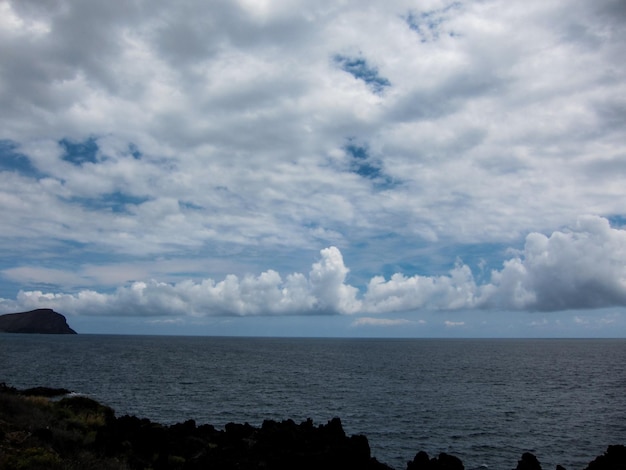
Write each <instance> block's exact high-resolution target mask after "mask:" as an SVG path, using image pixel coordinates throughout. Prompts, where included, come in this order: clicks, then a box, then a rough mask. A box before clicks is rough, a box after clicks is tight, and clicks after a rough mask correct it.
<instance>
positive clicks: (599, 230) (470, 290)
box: [3, 216, 626, 326]
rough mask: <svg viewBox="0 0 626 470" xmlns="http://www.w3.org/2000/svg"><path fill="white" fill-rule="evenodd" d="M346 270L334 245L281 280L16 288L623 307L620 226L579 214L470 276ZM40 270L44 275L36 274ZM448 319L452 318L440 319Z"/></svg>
mask: <svg viewBox="0 0 626 470" xmlns="http://www.w3.org/2000/svg"><path fill="white" fill-rule="evenodd" d="M348 273H349V269H348V268H347V267H346V265H345V264H344V260H343V256H342V254H341V252H340V250H339V249H338V248H336V247H329V248H326V249H323V250H321V252H320V259H319V261H317V262H315V263H314V264H313V265H312V267H311V270H310V272H309V273H308V276H307V275H304V274H302V273H293V274H289V275H287V276H285V277H284V278H283V277H282V276H281V275H280V274H279V273H278V272H276V271H273V270H268V271H265V272H263V273H261V274H259V275H258V276H252V275H247V276H243V277H238V276H236V275H228V276H226V277H225V278H224V279H223V280H221V281H214V280H213V279H205V280H203V281H199V282H195V281H191V280H186V281H181V282H178V283H174V284H172V283H164V282H157V281H150V282H134V283H132V284H131V285H130V286H128V287H122V288H119V289H118V290H117V291H115V292H114V293H111V294H105V293H99V292H96V291H93V290H83V291H80V292H79V293H77V294H64V293H44V292H41V291H22V292H20V293H19V294H18V296H17V299H16V302H15V303H10V302H9V301H8V300H5V301H4V303H3V305H4V308H5V309H6V308H7V306H9V305H11V306H13V305H15V304H17V305H19V306H20V307H22V308H37V307H52V308H57V309H58V310H60V311H64V312H68V313H74V314H85V315H89V314H94V315H109V314H117V315H120V314H121V315H191V316H206V315H239V316H244V315H294V314H295V315H304V314H357V313H370V314H386V313H391V312H403V311H412V310H413V311H414V310H422V309H424V310H442V311H449V310H460V309H476V308H481V309H485V308H487V309H500V310H537V311H557V310H570V309H595V308H604V307H611V306H625V305H626V230H623V229H618V228H613V227H611V226H610V224H609V222H608V221H607V220H606V219H604V218H601V217H591V216H588V217H581V218H580V219H579V220H578V222H577V223H576V224H575V225H574V226H573V227H572V228H570V229H568V230H562V231H555V232H553V233H552V234H551V235H550V236H546V235H543V234H540V233H531V234H529V235H528V236H527V237H526V243H525V245H524V248H523V250H521V251H519V253H518V254H517V255H516V256H514V257H512V258H510V259H508V260H506V261H505V262H504V263H503V266H502V269H500V270H493V272H492V273H491V278H490V280H489V281H488V282H485V283H483V284H477V283H476V281H475V279H474V276H473V275H472V272H471V270H470V268H469V267H468V266H467V265H464V264H462V263H460V262H459V263H457V265H456V266H455V267H454V268H453V269H452V270H451V271H450V272H449V274H448V275H443V276H420V275H415V276H410V277H408V276H405V275H403V274H394V275H392V276H391V277H390V278H389V279H388V280H385V279H384V278H383V277H382V276H375V277H374V278H372V279H371V280H370V281H369V283H368V284H367V286H366V288H365V291H364V292H363V294H362V295H360V294H359V290H358V289H357V287H355V286H352V285H350V284H348V283H347V276H348ZM44 274H46V275H48V274H49V273H44ZM354 324H355V325H365V324H370V325H372V324H376V325H382V324H386V325H393V324H398V320H386V319H383V318H376V317H363V318H360V319H358V320H355V323H354ZM446 325H448V326H459V325H458V324H456V323H453V322H452V323H450V322H446Z"/></svg>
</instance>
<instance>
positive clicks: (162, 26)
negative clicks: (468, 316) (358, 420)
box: [0, 0, 626, 325]
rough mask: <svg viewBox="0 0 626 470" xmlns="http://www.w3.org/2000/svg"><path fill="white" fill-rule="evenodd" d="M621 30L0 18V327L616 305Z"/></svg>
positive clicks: (326, 19)
mask: <svg viewBox="0 0 626 470" xmlns="http://www.w3.org/2000/svg"><path fill="white" fill-rule="evenodd" d="M625 22H626V6H625V5H624V2H622V1H620V0H599V1H596V2H587V1H582V0H576V1H574V2H572V1H569V0H568V1H565V0H555V1H552V2H544V1H528V2H523V3H517V2H513V3H511V2H505V1H503V0H487V1H480V2H475V1H445V0H427V1H424V2H419V4H416V3H415V2H411V1H404V0H391V1H388V2H369V1H366V2H363V1H356V0H354V1H345V2H339V3H338V2H333V1H320V2H304V1H298V0H289V1H284V2H255V1H248V0H238V1H230V0H229V1H221V0H218V1H213V2H204V1H200V0H185V1H183V2H176V3H175V4H172V3H171V2H165V1H161V0H156V1H150V2H146V1H143V0H132V1H128V2H123V3H119V2H104V3H103V2H99V1H95V0H94V1H84V2H76V1H71V0H57V1H55V2H44V3H42V2H39V1H34V0H20V1H12V0H0V107H1V108H0V109H2V113H1V115H0V220H1V225H0V276H1V279H2V284H1V285H0V309H2V310H3V311H5V312H8V311H15V309H20V308H31V307H32V308H35V307H43V306H53V307H54V308H57V309H59V310H61V311H64V312H68V313H76V314H85V315H109V314H111V313H118V314H128V315H137V316H146V315H171V314H180V315H186V316H191V317H196V316H205V315H237V316H259V315H275V316H280V315H294V314H302V315H309V314H348V315H368V317H364V318H363V319H362V320H360V321H361V323H363V324H368V325H384V324H396V325H401V324H402V322H403V320H402V319H382V318H380V315H384V314H387V313H389V312H410V311H413V310H420V309H428V310H445V311H450V310H453V311H458V310H464V309H481V310H485V309H486V310H498V309H500V310H517V311H520V310H521V311H546V312H548V311H560V310H569V309H599V308H605V307H612V306H624V305H625V304H626V293H625V292H626V248H625V241H624V239H625V235H624V233H625V231H624V228H623V226H624V222H625V221H626V212H625V209H624V208H625V207H626V206H625V202H626V192H625V190H624V183H623V182H624V180H625V176H626V134H625V133H624V128H625V125H626V63H625V62H624V60H623V57H624V56H625V54H626V30H625V29H624V28H623V25H624V23H625ZM320 250H321V251H320ZM318 253H319V258H318V259H317V260H316V256H318ZM344 257H345V259H346V260H347V262H344ZM312 260H314V263H313V265H312V266H310V263H311V261H312ZM258 273H260V274H258ZM452 323H455V322H452ZM452 323H451V325H452ZM457 323H458V322H457Z"/></svg>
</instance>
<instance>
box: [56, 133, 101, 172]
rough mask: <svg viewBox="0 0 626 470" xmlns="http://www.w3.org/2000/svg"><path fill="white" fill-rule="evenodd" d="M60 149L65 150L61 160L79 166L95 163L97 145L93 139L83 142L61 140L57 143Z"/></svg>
mask: <svg viewBox="0 0 626 470" xmlns="http://www.w3.org/2000/svg"><path fill="white" fill-rule="evenodd" d="M59 144H61V147H63V149H64V150H65V155H64V156H63V160H65V161H66V162H70V163H73V164H74V165H77V166H80V165H82V164H83V163H97V162H98V159H97V154H98V143H97V142H96V139H95V138H94V137H90V138H89V139H87V140H85V141H83V142H73V141H71V140H69V139H61V140H60V141H59Z"/></svg>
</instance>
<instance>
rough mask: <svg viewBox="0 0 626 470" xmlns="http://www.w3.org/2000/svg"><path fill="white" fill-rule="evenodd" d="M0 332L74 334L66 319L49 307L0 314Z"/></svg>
mask: <svg viewBox="0 0 626 470" xmlns="http://www.w3.org/2000/svg"><path fill="white" fill-rule="evenodd" d="M0 332H3V333H30V334H33V333H34V334H48V335H75V334H76V331H74V330H73V329H71V328H70V326H69V325H68V324H67V320H66V319H65V317H64V316H63V315H61V314H60V313H57V312H55V311H54V310H52V309H50V308H39V309H36V310H31V311H29V312H19V313H7V314H5V315H0Z"/></svg>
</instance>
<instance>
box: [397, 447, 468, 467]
mask: <svg viewBox="0 0 626 470" xmlns="http://www.w3.org/2000/svg"><path fill="white" fill-rule="evenodd" d="M406 470H465V467H464V466H463V462H461V459H459V458H458V457H455V456H454V455H449V454H446V453H445V452H442V453H441V454H439V457H433V458H432V459H431V458H429V457H428V454H427V453H426V452H424V451H420V452H418V453H417V454H416V455H415V457H414V458H413V460H412V461H411V462H407V464H406Z"/></svg>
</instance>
